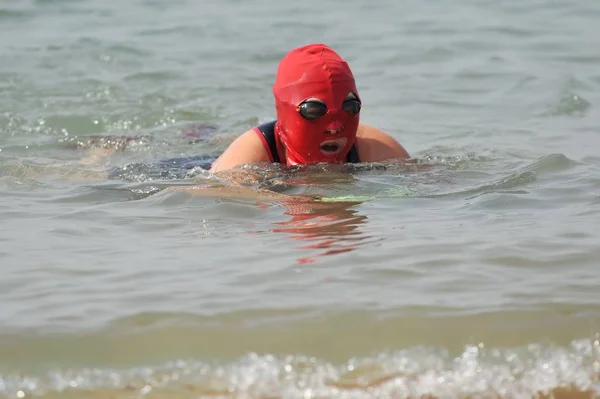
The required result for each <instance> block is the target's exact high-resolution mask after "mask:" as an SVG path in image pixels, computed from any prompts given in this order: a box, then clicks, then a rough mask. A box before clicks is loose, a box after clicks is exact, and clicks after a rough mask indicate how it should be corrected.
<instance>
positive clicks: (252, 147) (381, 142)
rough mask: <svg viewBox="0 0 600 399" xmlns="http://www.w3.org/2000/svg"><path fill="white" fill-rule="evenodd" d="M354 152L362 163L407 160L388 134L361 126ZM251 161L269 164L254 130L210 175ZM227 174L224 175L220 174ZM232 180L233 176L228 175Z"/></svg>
mask: <svg viewBox="0 0 600 399" xmlns="http://www.w3.org/2000/svg"><path fill="white" fill-rule="evenodd" d="M356 149H357V150H358V154H359V156H360V159H361V161H362V162H382V161H386V160H391V159H403V160H407V159H409V158H410V155H409V154H408V152H407V151H406V150H405V149H404V147H403V146H402V145H401V144H400V143H398V142H397V141H396V140H395V139H394V138H393V137H391V136H390V135H389V134H387V133H385V132H383V131H381V130H379V129H377V128H376V127H373V126H370V125H367V124H364V123H361V124H360V125H359V126H358V131H357V134H356ZM254 162H270V160H269V153H268V152H267V149H266V148H265V147H264V145H263V143H262V141H261V139H260V138H259V137H258V135H257V134H256V132H255V131H254V130H248V131H247V132H245V133H244V134H242V135H241V136H239V137H238V138H237V139H235V140H234V141H233V143H231V144H230V146H229V147H228V148H227V149H226V150H225V152H223V154H221V156H220V157H219V158H218V159H217V160H216V161H215V162H214V163H213V164H212V167H211V169H210V172H211V173H215V174H219V175H222V176H224V177H228V176H231V175H235V172H234V171H231V170H232V169H233V168H235V167H236V166H241V165H247V164H251V163H254ZM223 172H227V173H223ZM232 177H233V176H232Z"/></svg>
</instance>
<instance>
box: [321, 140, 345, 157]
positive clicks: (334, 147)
mask: <svg viewBox="0 0 600 399" xmlns="http://www.w3.org/2000/svg"><path fill="white" fill-rule="evenodd" d="M345 145H346V138H345V137H343V138H339V139H335V140H327V141H323V142H322V143H321V146H320V149H321V153H322V154H323V155H328V156H332V155H337V154H339V153H340V152H341V151H342V149H343V148H344V146H345Z"/></svg>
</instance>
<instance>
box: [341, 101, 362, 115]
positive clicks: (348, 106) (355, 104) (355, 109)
mask: <svg viewBox="0 0 600 399" xmlns="http://www.w3.org/2000/svg"><path fill="white" fill-rule="evenodd" d="M361 107H362V105H361V103H360V101H358V100H346V101H344V103H343V104H342V108H343V110H344V111H346V112H348V113H349V114H352V115H356V114H358V113H359V112H360V108H361Z"/></svg>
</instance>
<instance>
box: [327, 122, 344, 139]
mask: <svg viewBox="0 0 600 399" xmlns="http://www.w3.org/2000/svg"><path fill="white" fill-rule="evenodd" d="M343 129H344V125H343V123H342V122H332V123H330V124H329V125H328V126H327V130H325V133H326V134H329V135H330V136H335V135H336V134H338V133H339V132H341V131H342V130H343Z"/></svg>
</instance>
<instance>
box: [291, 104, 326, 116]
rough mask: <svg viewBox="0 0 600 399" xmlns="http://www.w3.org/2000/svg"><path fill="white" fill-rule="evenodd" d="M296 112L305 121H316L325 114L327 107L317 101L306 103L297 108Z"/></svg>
mask: <svg viewBox="0 0 600 399" xmlns="http://www.w3.org/2000/svg"><path fill="white" fill-rule="evenodd" d="M298 112H299V113H300V115H302V117H303V118H305V119H309V120H312V119H317V118H320V117H322V116H323V115H325V114H326V113H327V106H326V105H325V104H323V103H321V102H318V101H306V102H303V103H302V104H300V105H299V106H298Z"/></svg>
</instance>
